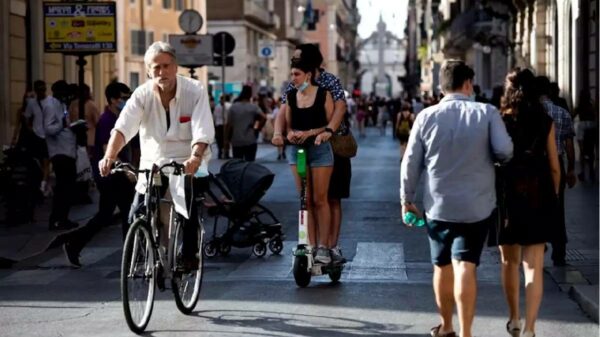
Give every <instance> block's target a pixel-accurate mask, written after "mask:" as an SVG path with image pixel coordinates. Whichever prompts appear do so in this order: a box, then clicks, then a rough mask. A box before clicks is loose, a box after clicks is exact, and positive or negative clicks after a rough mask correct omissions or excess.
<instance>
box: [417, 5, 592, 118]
mask: <svg viewBox="0 0 600 337" xmlns="http://www.w3.org/2000/svg"><path fill="white" fill-rule="evenodd" d="M599 2H600V1H598V0H512V1H501V0H487V1H484V0H411V1H410V3H409V9H408V10H409V19H408V20H409V21H408V25H407V31H408V33H409V40H408V45H409V52H408V56H407V64H408V65H409V73H418V74H419V78H420V83H419V88H420V90H421V91H429V90H431V91H433V92H435V91H436V88H437V87H438V86H439V81H438V80H437V79H436V73H437V72H439V66H440V65H441V62H442V61H443V60H444V59H447V58H461V59H463V60H465V61H466V62H467V63H469V64H470V65H471V66H473V68H474V69H475V83H476V84H479V85H480V86H481V88H482V89H483V91H484V92H487V93H488V94H489V93H490V91H491V89H493V87H495V86H501V85H502V84H503V81H504V77H505V76H506V73H507V72H508V71H509V70H510V69H511V68H513V67H517V66H518V67H527V68H531V69H533V70H534V71H535V72H536V74H538V75H546V76H548V77H549V78H550V79H551V80H552V81H556V82H557V83H558V84H559V87H560V88H561V94H562V96H563V97H564V98H566V99H567V101H568V102H569V104H570V105H571V106H576V105H577V104H578V101H577V100H578V96H579V94H580V93H581V92H582V91H586V92H588V93H589V94H590V97H591V98H592V99H593V100H594V102H595V103H596V104H598V100H599V96H598V81H599V76H598V69H599V68H600V65H599V57H598V55H599V51H598V38H599V36H598V27H599V23H598V22H599V21H598V11H599V9H598V6H599V5H598V3H599ZM414 58H417V59H418V60H419V61H420V62H418V64H417V62H415V61H414ZM438 89H439V88H438ZM488 97H489V96H488Z"/></svg>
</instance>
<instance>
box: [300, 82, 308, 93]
mask: <svg viewBox="0 0 600 337" xmlns="http://www.w3.org/2000/svg"><path fill="white" fill-rule="evenodd" d="M306 88H308V81H304V83H302V84H300V86H298V91H300V92H303V91H304V90H306Z"/></svg>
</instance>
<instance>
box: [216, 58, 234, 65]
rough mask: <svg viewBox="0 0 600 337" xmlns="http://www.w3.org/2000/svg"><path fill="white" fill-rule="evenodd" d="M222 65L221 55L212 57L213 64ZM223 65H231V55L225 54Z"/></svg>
mask: <svg viewBox="0 0 600 337" xmlns="http://www.w3.org/2000/svg"><path fill="white" fill-rule="evenodd" d="M222 65H223V58H222V57H221V56H218V57H215V58H214V59H213V66H215V67H217V66H218V67H221V66H222ZM225 66H226V67H233V56H225Z"/></svg>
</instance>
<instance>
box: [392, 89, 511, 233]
mask: <svg viewBox="0 0 600 337" xmlns="http://www.w3.org/2000/svg"><path fill="white" fill-rule="evenodd" d="M512 154H513V143H512V140H511V139H510V136H509V135H508V133H507V132H506V127H505V126H504V122H503V121H502V118H501V116H500V113H499V112H498V110H497V109H496V108H495V107H494V106H492V105H489V104H485V103H476V102H473V101H472V100H471V99H470V98H469V97H467V96H465V95H462V94H449V95H447V96H446V97H444V98H443V99H442V100H441V101H440V103H439V104H437V105H434V106H431V107H428V108H427V109H424V110H423V111H421V113H419V115H418V116H417V118H416V120H415V122H414V124H413V127H412V131H411V133H410V137H409V140H408V145H407V148H406V153H405V154H404V159H403V160H402V165H401V169H400V198H401V200H402V201H403V202H414V201H415V200H414V198H415V192H416V189H417V185H418V183H419V178H420V175H421V173H423V174H424V185H425V186H424V193H423V207H424V209H425V214H426V215H427V218H428V219H432V220H439V221H447V222H462V223H474V222H478V221H481V220H484V219H486V218H487V217H489V216H490V214H491V213H492V211H493V210H494V208H495V207H496V190H495V173H494V161H502V162H505V161H508V160H509V159H510V158H511V157H512Z"/></svg>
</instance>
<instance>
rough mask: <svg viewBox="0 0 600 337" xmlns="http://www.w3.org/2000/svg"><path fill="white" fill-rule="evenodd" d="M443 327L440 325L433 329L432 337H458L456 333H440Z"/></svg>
mask: <svg viewBox="0 0 600 337" xmlns="http://www.w3.org/2000/svg"><path fill="white" fill-rule="evenodd" d="M441 328H442V325H441V324H440V325H438V326H436V327H433V328H431V337H456V333H455V332H454V331H451V332H446V333H445V334H441V333H440V329H441Z"/></svg>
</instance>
